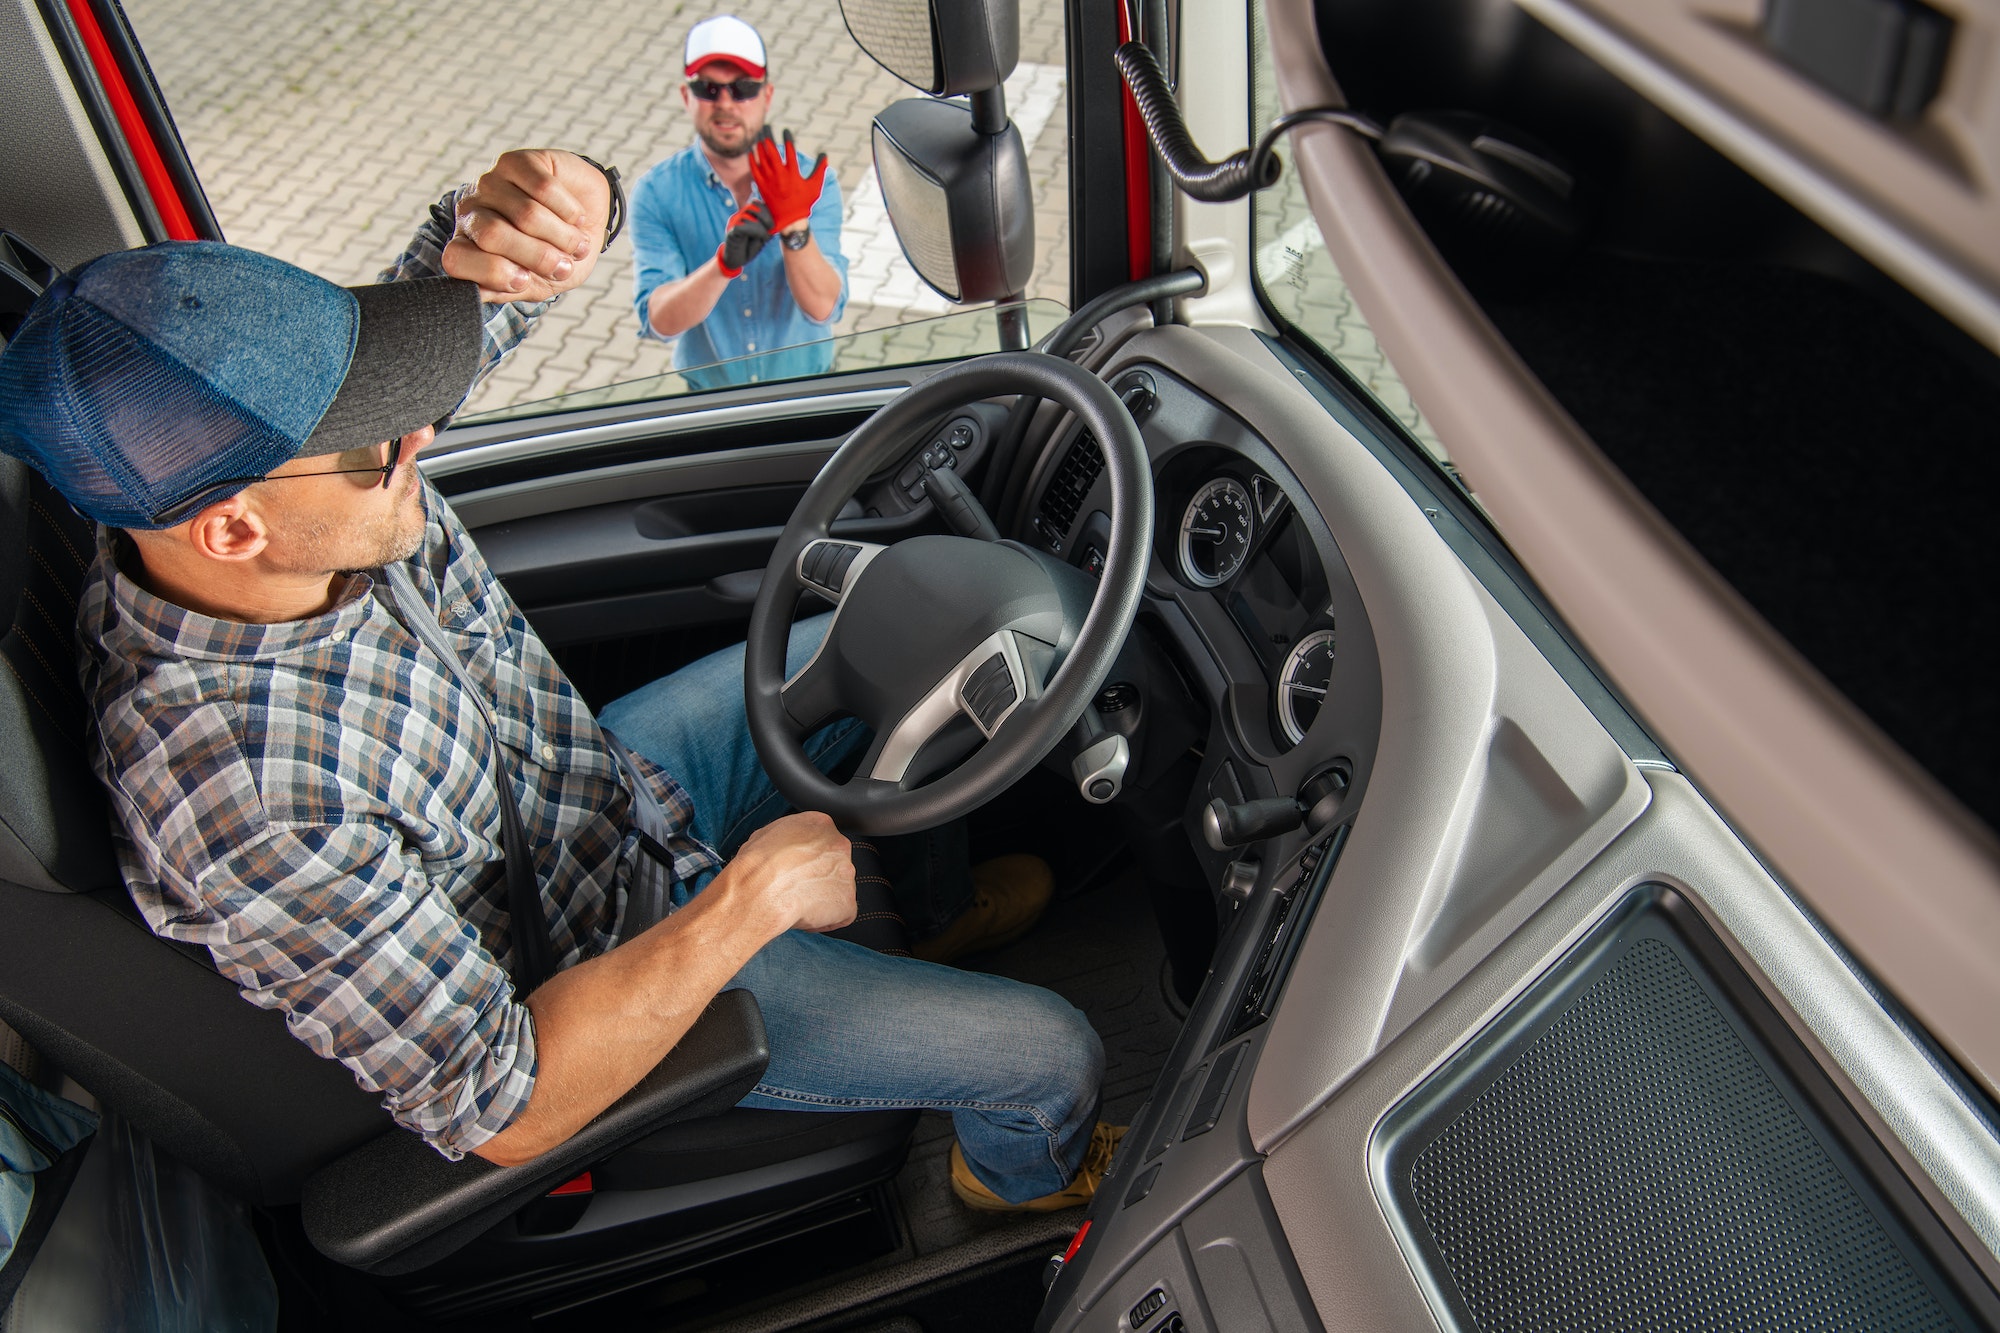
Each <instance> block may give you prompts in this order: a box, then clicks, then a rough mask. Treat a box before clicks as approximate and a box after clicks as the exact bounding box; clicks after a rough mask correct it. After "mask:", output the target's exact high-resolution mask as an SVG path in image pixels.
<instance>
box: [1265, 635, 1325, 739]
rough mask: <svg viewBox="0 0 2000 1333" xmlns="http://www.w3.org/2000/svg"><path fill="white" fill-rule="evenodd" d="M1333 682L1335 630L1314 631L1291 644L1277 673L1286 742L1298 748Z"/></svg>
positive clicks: (1281, 721)
mask: <svg viewBox="0 0 2000 1333" xmlns="http://www.w3.org/2000/svg"><path fill="white" fill-rule="evenodd" d="M1332 683H1333V631H1332V630H1330V629H1319V630H1314V631H1313V632H1312V633H1310V634H1308V635H1306V636H1305V637H1304V638H1303V639H1300V640H1299V641H1298V642H1297V643H1295V644H1293V645H1292V651H1291V652H1290V653H1288V654H1287V655H1286V657H1285V667H1284V670H1283V671H1281V672H1279V673H1278V722H1279V723H1280V724H1281V725H1282V726H1283V727H1284V729H1285V739H1286V740H1288V741H1290V742H1291V743H1292V744H1294V745H1297V744H1298V743H1299V742H1300V741H1302V740H1304V739H1305V738H1306V730H1307V728H1309V727H1311V726H1312V724H1313V719H1314V718H1316V717H1318V716H1319V708H1320V705H1321V704H1323V703H1325V702H1326V692H1327V689H1328V687H1329V686H1330V685H1332Z"/></svg>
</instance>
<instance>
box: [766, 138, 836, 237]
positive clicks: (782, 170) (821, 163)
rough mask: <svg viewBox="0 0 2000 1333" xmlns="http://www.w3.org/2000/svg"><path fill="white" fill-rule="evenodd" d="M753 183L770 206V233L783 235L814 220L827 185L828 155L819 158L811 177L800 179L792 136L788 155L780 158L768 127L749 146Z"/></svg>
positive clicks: (787, 143)
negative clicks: (789, 228) (795, 226)
mask: <svg viewBox="0 0 2000 1333" xmlns="http://www.w3.org/2000/svg"><path fill="white" fill-rule="evenodd" d="M750 179H751V180H753V181H755V182H757V193H758V194H761V195H763V196H764V202H765V203H767V204H769V205H770V206H771V230H772V231H784V230H785V229H786V228H787V227H790V226H793V225H794V224H796V223H800V222H804V221H805V220H806V219H807V218H809V217H811V216H812V210H813V205H814V204H816V203H818V202H819V192H820V189H821V188H822V187H823V186H824V185H825V184H826V154H825V153H821V154H820V155H819V160H818V161H816V162H814V163H813V169H812V172H811V174H810V175H806V176H801V175H799V149H798V145H797V144H795V143H793V142H792V132H791V131H790V130H786V131H785V151H784V153H783V154H780V153H779V152H778V145H777V143H776V141H774V140H773V139H772V138H771V131H770V129H769V127H766V128H765V130H764V132H763V133H761V134H759V135H758V136H757V142H756V143H754V144H752V145H750Z"/></svg>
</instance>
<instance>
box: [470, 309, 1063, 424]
mask: <svg viewBox="0 0 2000 1333" xmlns="http://www.w3.org/2000/svg"><path fill="white" fill-rule="evenodd" d="M1009 309H1010V310H1018V311H1019V312H1020V313H1021V315H1023V316H1024V317H1025V318H1026V320H1027V338H1028V341H1029V342H1031V343H1032V342H1034V341H1036V340H1038V339H1040V338H1042V337H1044V336H1046V335H1048V334H1051V333H1054V332H1055V330H1056V326H1057V325H1058V324H1060V323H1062V322H1063V320H1064V318H1065V317H1067V316H1068V314H1069V310H1068V309H1067V308H1066V307H1065V306H1063V304H1062V303H1061V302H1059V301H1027V302H1023V303H1022V304H1021V305H1019V306H1014V307H1009ZM1001 349H1002V344H1001V340H1000V326H999V321H998V319H997V318H996V317H995V313H994V311H993V310H992V308H991V307H982V308H980V309H976V310H958V311H954V312H953V313H951V314H948V315H937V316H934V317H933V318H930V319H906V320H905V321H904V322H902V323H900V324H891V325H889V326H887V327H886V328H879V329H865V330H863V331H861V332H859V333H849V334H844V335H842V336H841V337H838V338H835V339H832V348H831V352H832V356H833V364H832V365H831V366H830V367H829V369H828V372H827V373H829V374H834V375H838V374H840V373H841V372H842V371H848V370H874V369H878V368H880V367H882V366H909V365H917V364H920V363H923V362H926V361H956V360H959V359H960V358H962V357H968V356H976V355H977V354H979V353H981V352H997V351H1000V350H1001ZM774 360H776V358H775V357H773V356H771V355H769V354H764V355H758V356H747V357H741V358H738V359H737V360H734V361H725V362H720V363H718V364H717V365H716V366H715V367H714V369H715V370H716V371H720V372H724V373H726V374H727V375H728V377H729V382H730V383H735V384H746V383H748V384H754V383H758V382H760V381H762V380H765V379H776V378H779V376H775V375H769V374H767V373H766V372H767V371H768V370H769V369H770V367H771V363H772V362H773V361H774ZM701 378H702V376H701V375H700V374H699V373H696V374H695V375H694V376H693V377H692V378H690V376H687V375H682V374H678V373H675V372H671V371H670V372H668V373H666V374H663V375H650V376H646V377H644V378H641V379H631V380H620V381H619V382H618V383H616V384H607V385H602V386H600V387H597V388H586V389H572V390H570V391H569V392H568V393H562V394H557V395H555V396H553V397H550V398H538V399H527V400H524V401H522V402H518V403H509V404H506V405H505V406H502V407H487V408H482V409H479V410H477V411H476V412H473V413H468V414H461V415H460V416H458V417H457V418H456V419H455V420H456V421H457V423H458V424H460V425H477V424H479V423H482V422H489V421H505V420H508V419H510V418H514V417H526V416H534V415H537V414H539V413H542V412H570V411H575V410H577V409H579V408H585V407H613V406H616V405H619V404H623V403H641V402H645V401H646V400H648V399H651V398H671V397H673V396H674V395H675V394H682V393H691V392H694V391H697V390H699V389H701V388H703V387H706V386H705V385H703V384H702V383H699V382H697V381H699V380H700V379H701Z"/></svg>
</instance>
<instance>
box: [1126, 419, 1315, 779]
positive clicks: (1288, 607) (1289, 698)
mask: <svg viewBox="0 0 2000 1333" xmlns="http://www.w3.org/2000/svg"><path fill="white" fill-rule="evenodd" d="M1160 495H1161V497H1162V500H1163V501H1164V502H1165V503H1163V505H1162V510H1163V511H1164V512H1163V513H1162V515H1161V517H1162V518H1163V519H1166V518H1167V517H1168V515H1169V514H1172V513H1174V512H1175V511H1174V510H1173V509H1168V508H1167V506H1168V505H1174V506H1176V507H1177V509H1178V520H1177V521H1173V522H1162V523H1160V524H1159V525H1158V531H1159V533H1160V537H1161V540H1162V546H1163V547H1167V548H1168V549H1162V550H1161V551H1160V558H1161V560H1162V562H1163V563H1166V564H1167V565H1168V567H1169V568H1171V569H1172V570H1173V573H1174V576H1175V577H1176V578H1177V579H1178V580H1179V581H1180V582H1181V583H1183V584H1185V585H1186V586H1187V587H1189V588H1191V589H1195V590H1198V591H1203V592H1207V593H1209V594H1210V595H1212V596H1213V597H1215V599H1216V600H1217V602H1218V603H1219V604H1220V605H1221V607H1222V609H1223V610H1224V611H1226V612H1227V613H1228V616H1229V618H1230V619H1231V620H1232V621H1234V622H1235V624H1236V626H1237V628H1238V629H1239V630H1241V631H1242V633H1243V635H1244V638H1245V639H1246V640H1247V641H1248V642H1249V645H1250V647H1251V650H1252V651H1253V652H1254V653H1255V654H1256V656H1257V657H1258V659H1259V660H1260V661H1261V662H1262V664H1263V666H1264V669H1265V672H1266V674H1267V677H1268V679H1269V680H1270V682H1271V706H1272V714H1273V716H1272V719H1271V721H1272V724H1273V725H1272V733H1273V739H1275V740H1278V741H1279V743H1280V744H1281V745H1282V746H1284V747H1287V748H1289V747H1290V746H1293V745H1297V744H1298V743H1299V742H1300V741H1302V740H1304V739H1305V736H1306V732H1307V731H1308V730H1310V729H1311V727H1312V724H1313V720H1314V718H1316V717H1317V716H1318V715H1319V710H1320V708H1321V707H1322V706H1323V705H1324V703H1325V702H1326V699H1327V696H1328V692H1329V691H1330V690H1331V689H1332V688H1334V661H1335V655H1336V653H1337V651H1338V645H1339V627H1338V626H1337V625H1336V624H1335V621H1334V616H1333V612H1332V609H1331V608H1330V606H1329V605H1328V595H1327V581H1326V573H1325V570H1324V569H1323V568H1322V567H1321V565H1320V561H1319V558H1318V556H1317V555H1316V553H1315V552H1314V550H1313V545H1312V542H1311V540H1310V539H1309V538H1308V537H1307V535H1306V533H1305V531H1304V529H1303V526H1302V525H1301V524H1300V523H1299V522H1298V519H1297V515H1296V514H1295V512H1294V510H1293V508H1292V504H1291V501H1290V500H1289V499H1287V498H1286V496H1285V493H1284V491H1283V489H1282V488H1280V487H1279V486H1278V484H1277V483H1276V482H1274V481H1273V480H1272V479H1271V478H1269V477H1267V476H1265V475H1264V474H1263V473H1261V472H1259V471H1257V470H1256V469H1255V468H1254V467H1252V466H1251V465H1250V464H1249V463H1248V462H1247V461H1245V460H1244V459H1242V458H1241V457H1239V456H1234V455H1228V454H1223V453H1221V452H1219V451H1211V450H1206V449H1194V450H1189V451H1187V452H1185V453H1182V454H1180V455H1178V456H1176V457H1175V458H1174V459H1172V460H1170V461H1169V463H1168V464H1167V466H1166V467H1165V468H1164V469H1162V473H1161V477H1160Z"/></svg>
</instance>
